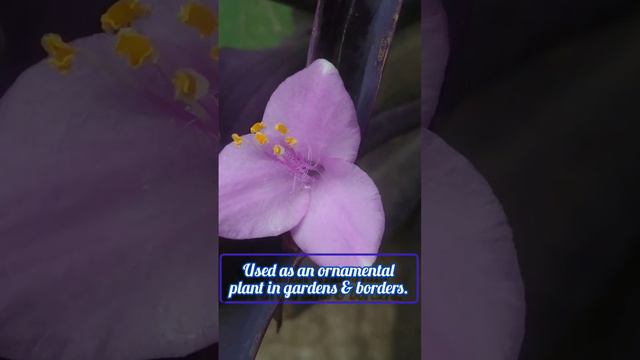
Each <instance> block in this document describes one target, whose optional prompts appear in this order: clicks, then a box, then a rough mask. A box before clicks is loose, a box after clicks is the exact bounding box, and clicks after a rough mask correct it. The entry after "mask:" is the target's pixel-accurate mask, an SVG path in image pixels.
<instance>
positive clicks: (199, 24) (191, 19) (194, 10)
mask: <svg viewBox="0 0 640 360" xmlns="http://www.w3.org/2000/svg"><path fill="white" fill-rule="evenodd" d="M178 16H179V17H180V20H181V21H182V22H183V23H185V24H187V25H189V26H191V27H193V28H194V29H196V30H198V32H199V33H200V36H202V37H206V36H211V34H213V33H214V31H216V29H217V28H218V20H217V19H216V17H215V15H214V14H213V11H211V9H210V8H209V7H208V6H206V5H203V4H200V3H198V2H195V1H191V2H189V3H188V4H186V5H183V6H182V7H181V8H180V14H178Z"/></svg>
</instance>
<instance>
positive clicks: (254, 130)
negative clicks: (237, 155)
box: [251, 122, 264, 134]
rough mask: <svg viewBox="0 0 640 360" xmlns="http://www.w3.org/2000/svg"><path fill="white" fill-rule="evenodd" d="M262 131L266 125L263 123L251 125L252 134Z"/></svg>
mask: <svg viewBox="0 0 640 360" xmlns="http://www.w3.org/2000/svg"><path fill="white" fill-rule="evenodd" d="M262 129H264V123H263V122H257V123H255V124H253V125H251V133H252V134H255V133H257V132H259V131H262Z"/></svg>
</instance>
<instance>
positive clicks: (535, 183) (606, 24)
mask: <svg viewBox="0 0 640 360" xmlns="http://www.w3.org/2000/svg"><path fill="white" fill-rule="evenodd" d="M108 3H110V1H109V0H97V1H85V0H66V1H62V0H39V1H28V2H25V1H13V0H11V1H8V0H3V1H2V2H0V32H1V33H2V35H0V93H2V92H3V91H4V90H5V89H6V87H7V86H8V85H9V84H10V83H11V82H12V81H13V80H14V79H15V77H16V76H17V75H18V74H19V73H20V72H21V71H22V70H23V69H24V68H26V67H27V66H29V65H31V64H33V63H35V62H36V61H38V60H39V59H41V58H42V57H43V56H44V53H43V51H42V50H41V49H40V46H39V40H40V36H41V35H42V34H43V33H45V32H48V31H55V32H59V33H61V34H62V35H63V37H69V38H74V37H78V36H81V35H85V34H90V33H93V32H96V31H98V30H99V28H98V24H96V22H95V21H94V19H96V18H98V17H99V15H100V14H101V13H102V11H103V10H104V9H105V8H106V7H107V4H108ZM444 3H445V4H444V5H445V8H446V10H447V12H448V14H449V19H450V37H451V45H452V48H451V56H450V64H449V67H448V70H447V76H446V80H445V85H444V89H443V95H442V99H441V105H440V108H439V111H438V116H437V118H436V121H435V123H434V125H433V129H434V130H435V131H436V132H437V133H438V134H440V135H441V136H442V137H443V138H444V139H445V140H446V141H448V142H449V143H450V144H451V145H452V146H453V147H454V148H455V149H457V150H458V151H459V152H461V153H462V154H463V155H465V156H466V157H467V158H469V159H470V160H471V161H472V162H473V163H474V165H476V167H477V168H478V170H479V171H480V172H481V173H482V174H483V175H484V176H485V177H486V178H487V179H488V181H489V183H490V184H491V186H492V187H493V189H494V191H495V192H496V195H497V196H498V198H499V199H500V201H501V202H502V203H503V205H504V207H505V211H506V213H507V216H508V218H509V220H510V222H511V224H512V227H513V230H514V238H515V242H516V247H517V251H518V257H519V261H520V265H521V269H522V274H523V278H524V282H525V287H526V300H527V325H526V335H525V340H524V343H523V346H522V352H521V357H520V358H521V360H532V359H552V360H553V359H621V360H625V359H638V358H640V331H639V327H638V323H639V321H640V310H639V308H638V304H640V287H639V281H640V280H639V279H640V278H639V277H638V275H637V274H638V273H640V271H638V270H640V269H639V268H640V255H639V254H640V243H639V242H638V240H639V239H638V226H637V223H638V215H639V211H638V205H639V204H640V202H639V200H640V193H639V190H638V184H640V182H639V181H638V180H640V177H639V176H638V171H637V170H638V163H639V161H640V146H639V145H638V143H639V141H638V139H639V137H640V125H639V122H640V108H639V106H640V9H638V7H639V6H638V1H637V0H583V1H579V0H484V1H479V0H477V1H473V0H445V1H444ZM208 352H209V354H214V353H215V349H213V348H212V349H209V350H208ZM203 357H206V355H205V354H203Z"/></svg>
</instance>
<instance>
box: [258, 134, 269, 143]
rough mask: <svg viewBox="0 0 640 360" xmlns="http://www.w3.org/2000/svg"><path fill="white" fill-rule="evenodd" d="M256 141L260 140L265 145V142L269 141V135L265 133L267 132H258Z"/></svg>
mask: <svg viewBox="0 0 640 360" xmlns="http://www.w3.org/2000/svg"><path fill="white" fill-rule="evenodd" d="M256 141H257V142H258V144H260V145H264V144H266V143H268V142H269V138H268V137H267V135H265V134H263V133H261V132H257V133H256Z"/></svg>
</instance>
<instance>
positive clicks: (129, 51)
mask: <svg viewBox="0 0 640 360" xmlns="http://www.w3.org/2000/svg"><path fill="white" fill-rule="evenodd" d="M116 52H117V53H118V54H120V55H122V56H124V57H125V58H127V60H128V61H129V65H131V67H133V68H134V69H137V68H139V67H140V66H141V65H142V64H144V63H145V62H146V61H148V60H153V59H154V56H155V49H154V47H153V44H152V43H151V40H149V38H148V37H146V36H144V35H141V34H139V33H137V32H136V31H135V30H133V29H130V28H126V29H122V30H120V31H119V32H118V41H117V43H116Z"/></svg>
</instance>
